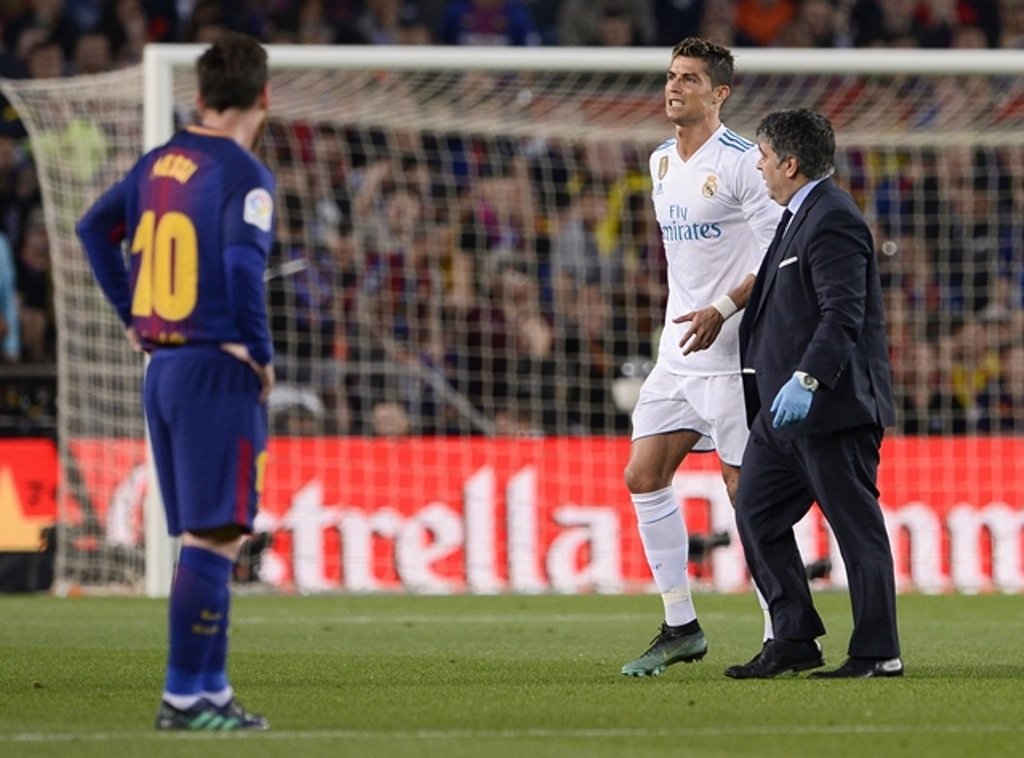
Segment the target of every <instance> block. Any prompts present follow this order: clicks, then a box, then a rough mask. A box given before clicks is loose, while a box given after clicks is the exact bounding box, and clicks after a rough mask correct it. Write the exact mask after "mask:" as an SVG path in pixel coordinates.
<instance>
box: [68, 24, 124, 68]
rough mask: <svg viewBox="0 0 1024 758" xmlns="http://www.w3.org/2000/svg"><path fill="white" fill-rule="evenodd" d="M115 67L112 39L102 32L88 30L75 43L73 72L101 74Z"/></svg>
mask: <svg viewBox="0 0 1024 758" xmlns="http://www.w3.org/2000/svg"><path fill="white" fill-rule="evenodd" d="M113 67H114V56H113V53H112V52H111V50H110V39H109V38H108V37H107V35H105V34H102V33H101V32H86V33H85V34H83V35H82V36H81V37H79V38H78V41H77V42H76V43H75V54H74V58H73V60H72V65H71V73H72V74H101V73H103V72H104V71H110V70H111V69H112V68H113Z"/></svg>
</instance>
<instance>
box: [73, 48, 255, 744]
mask: <svg viewBox="0 0 1024 758" xmlns="http://www.w3.org/2000/svg"><path fill="white" fill-rule="evenodd" d="M196 73H197V75H198V90H199V91H198V97H197V108H198V115H199V118H198V123H197V124H196V125H194V126H189V127H187V128H185V129H183V130H182V131H180V132H179V133H177V134H176V135H175V136H174V137H173V138H171V140H170V141H169V142H168V143H166V144H165V145H163V146H161V147H158V148H156V149H155V150H153V151H151V152H149V153H147V154H146V155H144V156H143V157H142V158H140V159H139V161H138V162H137V163H136V164H135V166H134V167H133V168H132V170H131V171H130V172H129V173H128V175H127V176H125V177H124V179H122V180H121V181H120V182H118V183H117V184H115V185H114V186H113V187H112V188H110V189H109V190H107V192H106V193H105V194H103V196H102V197H100V198H99V200H98V201H97V202H96V204H95V205H94V206H93V207H92V208H91V209H90V210H89V211H88V212H87V213H86V214H85V216H84V217H83V218H82V220H81V222H80V223H79V225H78V234H79V236H80V238H81V240H82V243H83V245H84V247H85V250H86V253H87V255H88V258H89V263H90V264H91V266H92V269H93V272H94V273H95V276H96V279H97V281H98V282H99V285H100V287H101V288H102V289H103V292H104V294H105V295H106V296H107V298H108V299H109V300H110V302H111V304H112V305H113V306H114V308H115V309H116V310H117V314H118V316H120V318H121V320H122V321H123V322H124V325H125V329H126V331H127V335H128V339H129V340H130V341H131V342H132V344H133V345H134V346H135V347H136V348H138V349H141V350H144V351H146V352H147V353H148V354H149V355H150V360H149V363H148V366H147V368H146V372H145V377H144V380H143V390H142V394H143V405H144V408H145V414H146V422H147V425H148V429H149V433H150V438H151V441H152V449H153V457H154V460H155V463H156V470H157V475H158V478H159V483H160V492H161V494H162V496H163V501H164V508H165V511H166V513H167V526H168V531H169V532H170V534H171V535H173V536H180V537H181V545H182V547H181V553H180V555H179V558H178V564H177V569H176V571H175V576H174V582H173V585H172V587H171V596H170V610H169V626H170V634H169V652H168V662H167V672H166V679H165V686H164V693H163V698H162V700H161V703H160V708H159V711H158V714H157V720H156V726H157V728H158V729H189V730H195V729H206V730H237V729H266V728H267V727H268V724H267V721H266V719H264V718H263V717H262V716H257V715H254V714H251V713H248V712H247V711H246V710H245V709H244V708H243V707H242V706H241V705H240V704H239V702H238V701H237V700H236V699H235V696H234V691H233V690H232V688H231V685H230V684H229V682H228V678H227V670H226V660H227V629H228V611H229V606H230V599H231V596H230V579H231V573H232V567H233V565H234V562H235V561H236V560H237V558H238V552H239V549H240V548H241V545H242V542H243V540H244V539H245V538H246V535H247V534H249V533H251V531H252V525H253V518H254V517H255V515H256V509H257V506H258V500H259V494H260V490H261V489H262V481H263V470H264V465H265V461H266V443H267V406H266V400H267V396H268V394H269V392H270V389H271V387H272V386H273V383H274V370H273V365H272V363H271V360H272V357H273V356H272V349H271V343H270V337H269V331H268V325H267V313H266V301H265V294H264V285H263V272H264V268H265V267H266V261H267V255H268V253H269V251H270V246H271V242H272V240H273V236H274V202H273V198H274V180H273V177H272V176H271V174H270V171H269V170H268V169H267V167H266V166H264V165H263V163H261V162H260V161H259V160H258V159H257V158H256V157H255V156H254V155H253V154H252V152H251V150H252V149H253V147H254V145H255V143H256V140H257V139H258V137H259V134H260V132H261V130H262V128H263V125H264V121H265V120H266V117H267V106H268V86H267V84H268V69H267V54H266V51H265V50H264V49H263V47H261V46H260V44H259V43H258V42H256V41H255V40H254V39H252V38H251V37H248V36H246V35H243V34H236V33H226V34H224V35H223V36H221V37H220V38H219V39H218V40H217V41H216V42H215V43H214V44H213V45H212V46H211V47H209V48H208V49H207V50H206V51H205V52H204V53H203V54H202V56H201V57H200V58H199V61H198V63H197V65H196ZM122 244H124V246H125V249H122ZM126 258H127V265H126V262H125V259H126Z"/></svg>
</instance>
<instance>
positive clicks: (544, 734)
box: [0, 724, 1024, 745]
mask: <svg viewBox="0 0 1024 758" xmlns="http://www.w3.org/2000/svg"><path fill="white" fill-rule="evenodd" d="M922 733H927V734H1014V733H1024V724H960V725H957V724H942V725H938V724H875V725H871V724H834V725H831V726H784V725H780V726H729V727H687V728H685V729H648V728H642V729H414V730H406V731H387V732H380V731H376V732H375V731H369V730H359V729H324V730H310V729H304V730H296V731H288V730H279V731H269V732H260V733H259V735H258V736H255V735H251V736H252V737H253V738H254V739H259V740H269V739H273V740H325V739H329V740H423V739H426V740H460V739H466V740H470V739H503V740H504V739H546V740H550V739H609V738H629V739H634V738H643V739H649V738H650V737H686V738H689V739H692V738H694V737H709V738H721V737H802V736H816V735H820V736H837V735H850V736H857V735H878V734H907V735H913V734H922ZM230 734H231V735H232V736H235V737H241V736H243V735H249V733H248V732H231V733H230ZM146 738H149V739H157V740H168V739H170V740H181V739H191V740H197V739H199V740H202V739H211V738H212V739H224V734H223V733H220V734H218V733H215V732H181V731H176V732H173V733H171V732H142V733H140V732H125V733H114V732H98V733H96V734H13V735H9V736H0V745H2V744H16V743H34V744H47V743H62V742H121V741H125V740H129V741H131V742H138V741H139V740H143V739H146Z"/></svg>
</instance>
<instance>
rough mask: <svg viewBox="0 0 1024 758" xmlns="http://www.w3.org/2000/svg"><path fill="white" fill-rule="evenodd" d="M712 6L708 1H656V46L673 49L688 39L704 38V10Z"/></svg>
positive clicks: (730, 17) (730, 18) (730, 20)
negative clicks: (681, 41)
mask: <svg viewBox="0 0 1024 758" xmlns="http://www.w3.org/2000/svg"><path fill="white" fill-rule="evenodd" d="M713 1H714V0H712V2H713ZM730 2H731V0H730ZM710 4H711V3H709V2H708V0H654V28H655V41H654V44H657V45H658V46H659V47H668V48H671V47H673V46H674V45H675V44H676V43H678V42H679V41H680V40H682V39H684V38H686V37H695V36H704V35H703V33H702V31H701V30H702V29H703V28H704V9H705V7H706V6H708V5H710ZM729 28H730V30H731V29H732V13H731V12H730V14H729Z"/></svg>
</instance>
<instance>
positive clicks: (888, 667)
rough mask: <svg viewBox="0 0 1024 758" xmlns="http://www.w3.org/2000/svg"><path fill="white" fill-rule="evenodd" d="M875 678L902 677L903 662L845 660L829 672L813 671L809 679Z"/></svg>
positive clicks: (896, 659) (891, 660)
mask: <svg viewBox="0 0 1024 758" xmlns="http://www.w3.org/2000/svg"><path fill="white" fill-rule="evenodd" d="M875 676H903V661H902V660H901V659H900V658H899V656H897V657H896V658H852V657H851V658H847V659H846V663H844V664H843V665H842V666H840V667H839V668H837V669H832V670H831V671H815V672H814V673H813V674H811V679H870V678H872V677H875Z"/></svg>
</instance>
